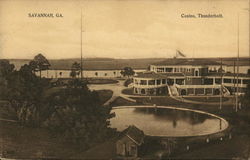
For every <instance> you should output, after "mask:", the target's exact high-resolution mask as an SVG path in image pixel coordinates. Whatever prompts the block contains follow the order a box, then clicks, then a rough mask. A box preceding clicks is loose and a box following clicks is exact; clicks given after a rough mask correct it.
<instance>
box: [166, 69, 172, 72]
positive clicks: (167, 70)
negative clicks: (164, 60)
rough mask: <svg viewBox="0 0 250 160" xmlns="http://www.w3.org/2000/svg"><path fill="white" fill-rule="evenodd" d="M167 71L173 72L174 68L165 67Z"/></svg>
mask: <svg viewBox="0 0 250 160" xmlns="http://www.w3.org/2000/svg"><path fill="white" fill-rule="evenodd" d="M165 72H173V68H165Z"/></svg>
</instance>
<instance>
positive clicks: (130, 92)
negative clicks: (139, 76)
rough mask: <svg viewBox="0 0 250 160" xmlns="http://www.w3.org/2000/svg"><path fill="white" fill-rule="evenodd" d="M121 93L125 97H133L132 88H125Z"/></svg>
mask: <svg viewBox="0 0 250 160" xmlns="http://www.w3.org/2000/svg"><path fill="white" fill-rule="evenodd" d="M122 93H123V94H127V95H135V94H134V93H133V88H126V89H123V90H122Z"/></svg>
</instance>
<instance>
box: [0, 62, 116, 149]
mask: <svg viewBox="0 0 250 160" xmlns="http://www.w3.org/2000/svg"><path fill="white" fill-rule="evenodd" d="M0 62H1V63H0V64H1V66H0V67H1V68H0V74H1V75H2V77H1V83H0V86H2V87H1V91H3V92H2V93H4V95H3V96H1V97H0V99H5V100H8V101H9V103H10V105H9V106H10V107H9V110H10V111H11V112H12V113H14V115H15V117H16V119H17V120H18V121H19V122H20V125H22V126H28V127H45V128H48V129H49V130H50V131H52V132H53V133H55V134H56V135H61V137H63V138H65V140H67V141H68V142H73V143H77V144H81V145H82V146H81V148H82V149H87V148H88V147H90V146H92V145H94V144H96V143H99V142H102V141H104V140H105V139H106V138H107V137H109V136H112V134H113V133H115V132H114V130H113V129H111V128H110V127H109V124H110V122H109V119H110V118H111V117H112V114H110V111H111V108H108V107H103V106H102V104H101V101H100V98H99V95H98V94H97V92H94V91H90V90H89V89H88V87H87V85H86V83H84V82H82V81H80V80H79V79H73V80H71V81H70V82H69V84H68V85H67V87H66V88H63V89H62V90H58V92H54V93H53V94H51V95H47V94H46V93H48V92H47V91H48V90H49V89H51V88H50V85H49V80H47V79H45V78H41V77H37V76H36V74H35V70H34V66H32V65H31V63H30V64H25V65H24V66H22V67H21V68H20V70H18V71H16V70H14V66H13V65H11V64H9V62H8V61H2V60H0Z"/></svg>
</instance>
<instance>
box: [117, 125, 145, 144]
mask: <svg viewBox="0 0 250 160" xmlns="http://www.w3.org/2000/svg"><path fill="white" fill-rule="evenodd" d="M122 136H127V137H128V138H130V139H131V140H132V141H134V142H135V143H136V144H137V145H141V144H142V143H143V139H144V133H143V131H142V130H140V129H139V128H137V127H136V126H134V125H131V126H129V127H128V128H126V129H125V130H123V131H122V132H121V133H120V136H119V137H122Z"/></svg>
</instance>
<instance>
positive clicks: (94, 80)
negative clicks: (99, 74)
mask: <svg viewBox="0 0 250 160" xmlns="http://www.w3.org/2000/svg"><path fill="white" fill-rule="evenodd" d="M69 80H71V78H60V79H59V81H60V82H63V83H64V84H67V83H68V81H69ZM84 80H87V81H88V83H89V84H113V83H118V81H117V80H115V79H105V78H84Z"/></svg>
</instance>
